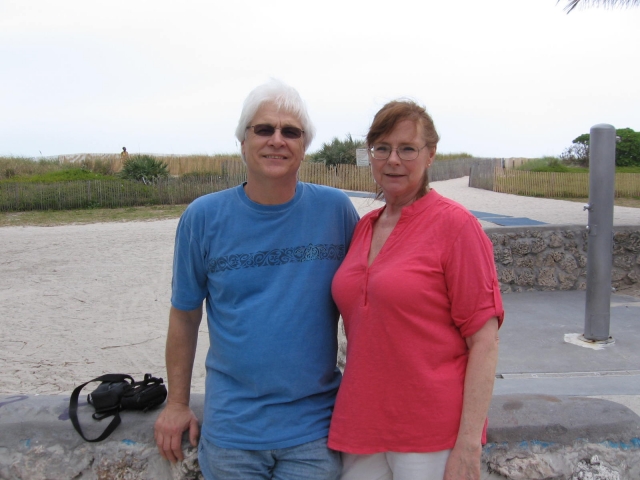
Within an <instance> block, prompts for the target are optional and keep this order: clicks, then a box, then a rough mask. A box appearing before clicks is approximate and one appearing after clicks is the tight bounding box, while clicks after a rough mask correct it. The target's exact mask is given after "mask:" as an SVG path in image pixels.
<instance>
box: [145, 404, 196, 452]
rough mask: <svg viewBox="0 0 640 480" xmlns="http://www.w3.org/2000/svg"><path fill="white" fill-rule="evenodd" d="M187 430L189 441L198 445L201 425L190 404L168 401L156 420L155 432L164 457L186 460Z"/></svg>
mask: <svg viewBox="0 0 640 480" xmlns="http://www.w3.org/2000/svg"><path fill="white" fill-rule="evenodd" d="M187 430H188V431H189V442H190V443H191V445H192V446H194V447H195V446H197V445H198V437H199V435H200V427H199V426H198V419H197V418H196V416H195V414H194V413H193V411H192V410H191V408H189V405H185V404H182V403H168V404H167V406H166V407H165V408H164V410H162V412H161V413H160V415H159V416H158V419H157V420H156V424H155V432H154V438H155V439H156V445H158V450H159V451H160V455H162V458H165V459H167V460H169V461H170V462H172V463H175V462H177V461H179V460H180V461H182V460H184V454H183V453H182V434H183V433H184V432H185V431H187Z"/></svg>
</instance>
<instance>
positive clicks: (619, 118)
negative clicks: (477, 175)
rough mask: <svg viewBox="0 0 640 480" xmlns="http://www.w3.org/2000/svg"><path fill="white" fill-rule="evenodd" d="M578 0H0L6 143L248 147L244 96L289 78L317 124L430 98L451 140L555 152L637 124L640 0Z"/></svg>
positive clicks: (479, 152)
mask: <svg viewBox="0 0 640 480" xmlns="http://www.w3.org/2000/svg"><path fill="white" fill-rule="evenodd" d="M565 4H566V0H561V3H560V4H557V3H556V0H485V1H479V0H457V1H446V0H445V1H443V0H437V1H436V0H422V1H417V0H386V1H378V0H366V1H365V0H340V1H337V0H322V1H300V0H269V1H265V0H263V1H255V0H242V1H236V0H227V1H221V0H213V1H210V0H207V1H193V0H182V1H180V2H178V1H175V0H173V1H167V0H126V1H124V0H111V1H109V2H106V1H87V0H59V1H55V2H54V1H51V0H0V155H20V156H40V155H44V156H49V155H57V154H72V153H118V152H119V151H120V150H121V148H122V147H123V146H126V147H127V149H128V150H129V151H130V152H132V153H137V152H147V153H168V154H214V153H231V152H238V149H239V146H238V144H237V141H236V139H235V137H234V131H235V128H236V123H237V120H238V117H239V114H240V109H241V106H242V102H243V101H244V98H245V97H246V95H247V94H248V93H249V91H250V90H251V89H252V88H253V87H255V86H256V85H258V84H260V83H263V82H264V81H266V80H267V79H268V78H269V77H275V78H279V79H281V80H283V81H285V82H287V83H289V84H291V85H292V86H294V87H295V88H296V89H298V91H299V92H300V94H301V95H302V97H303V98H304V100H305V101H306V103H307V105H308V107H309V110H310V113H311V117H312V120H313V121H314V123H315V125H316V127H317V131H318V134H317V136H316V140H315V141H314V142H313V143H312V145H311V147H310V149H309V152H313V151H316V150H318V149H319V148H320V147H321V145H322V143H323V142H327V141H330V140H331V139H332V138H333V137H336V136H337V137H340V138H344V137H345V135H346V134H348V133H350V134H351V135H352V136H353V137H354V138H363V137H364V135H366V132H367V128H368V126H369V124H370V122H371V119H372V117H373V115H374V114H375V112H376V111H377V110H378V109H379V108H380V107H381V106H382V105H384V103H386V102H387V101H389V100H392V99H395V98H399V97H408V98H411V99H414V100H416V101H418V102H419V103H421V104H423V105H425V106H426V107H427V110H428V111H429V112H430V113H431V114H432V116H433V118H434V120H435V123H436V128H437V129H438V131H439V133H440V136H441V138H442V140H441V142H440V144H439V147H438V149H439V151H440V152H443V153H452V152H468V153H471V154H473V155H475V156H480V157H538V156H543V155H559V154H560V153H561V152H562V150H563V149H564V148H566V147H567V146H569V145H570V144H571V140H572V139H574V138H575V137H577V136H578V135H580V134H582V133H588V131H589V129H590V127H591V126H593V125H595V124H598V123H609V124H612V125H614V126H615V127H616V128H625V127H628V128H632V129H634V130H640V62H639V61H638V46H639V45H640V8H630V9H618V10H610V9H603V8H589V9H586V8H582V9H576V10H574V11H573V12H572V13H571V14H569V15H567V14H566V13H565V11H564V10H563V7H564V5H565Z"/></svg>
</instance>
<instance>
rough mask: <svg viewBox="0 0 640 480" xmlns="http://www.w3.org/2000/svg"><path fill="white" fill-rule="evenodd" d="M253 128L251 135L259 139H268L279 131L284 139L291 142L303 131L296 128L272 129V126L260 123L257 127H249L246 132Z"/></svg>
mask: <svg viewBox="0 0 640 480" xmlns="http://www.w3.org/2000/svg"><path fill="white" fill-rule="evenodd" d="M250 128H253V133H255V134H256V135H258V136H259V137H270V136H271V135H273V134H274V133H276V130H280V133H281V134H282V136H283V137H284V138H288V139H291V140H294V139H297V138H300V137H301V136H302V134H303V133H304V130H302V129H300V128H298V127H274V126H273V125H269V124H268V123H260V124H258V125H249V126H248V127H247V130H249V129H250Z"/></svg>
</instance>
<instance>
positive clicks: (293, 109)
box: [236, 78, 316, 160]
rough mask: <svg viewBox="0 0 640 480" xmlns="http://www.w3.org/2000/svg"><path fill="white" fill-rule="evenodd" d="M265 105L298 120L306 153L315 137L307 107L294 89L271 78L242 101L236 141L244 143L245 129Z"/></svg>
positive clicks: (314, 129)
mask: <svg viewBox="0 0 640 480" xmlns="http://www.w3.org/2000/svg"><path fill="white" fill-rule="evenodd" d="M265 103H269V104H273V105H275V106H276V108H277V109H278V110H281V111H283V112H287V113H290V114H291V115H294V116H295V117H297V118H298V120H299V121H300V125H301V126H302V130H304V135H303V138H304V149H305V151H306V150H307V148H309V145H311V142H312V141H313V138H314V137H315V135H316V128H315V127H314V126H313V123H311V119H310V118H309V113H308V112H307V107H306V105H305V103H304V102H303V101H302V98H301V97H300V94H299V93H298V91H297V90H296V89H295V88H293V87H291V86H289V85H287V84H286V83H284V82H282V81H280V80H276V79H273V78H272V79H270V80H269V81H268V82H266V83H263V84H262V85H259V86H257V87H256V88H254V89H253V90H252V91H251V93H249V96H248V97H247V98H246V100H245V101H244V104H243V106H242V113H241V114H240V120H238V127H237V128H236V138H237V139H238V141H240V143H242V142H244V140H245V138H246V135H247V127H248V126H250V125H251V120H253V117H255V115H256V113H257V112H258V110H259V109H260V107H262V105H264V104H265ZM243 160H244V158H243Z"/></svg>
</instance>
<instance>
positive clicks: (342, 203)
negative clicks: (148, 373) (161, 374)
mask: <svg viewBox="0 0 640 480" xmlns="http://www.w3.org/2000/svg"><path fill="white" fill-rule="evenodd" d="M313 136H314V127H313V125H312V123H311V120H310V119H309V116H308V113H307V110H306V107H305V105H304V104H303V102H302V99H301V98H300V96H299V95H298V93H297V92H296V90H294V89H293V88H291V87H290V86H288V85H285V84H283V83H282V82H279V81H276V80H272V81H270V82H268V83H266V84H264V85H261V86H259V87H257V88H256V89H255V90H253V91H252V92H251V93H250V94H249V96H248V98H247V99H246V100H245V103H244V107H243V110H242V113H241V116H240V120H239V122H238V127H237V130H236V137H237V138H238V140H239V141H240V143H241V151H242V158H243V160H244V162H245V164H246V167H247V181H246V182H245V183H244V184H242V185H239V186H238V187H235V188H231V189H229V190H224V191H221V192H217V193H213V194H209V195H205V196H203V197H200V198H198V199H197V200H195V201H194V202H193V203H191V204H190V205H189V207H188V208H187V209H186V211H185V212H184V214H183V215H182V217H181V219H180V222H179V225H178V229H177V234H176V242H175V254H174V263H173V282H172V291H173V293H172V297H171V304H172V307H171V312H170V315H169V331H168V334H167V347H166V363H167V376H168V386H169V394H168V398H167V405H166V407H165V408H164V410H163V411H162V413H161V414H160V416H159V418H158V420H157V422H156V425H155V439H156V443H157V445H158V449H159V450H160V453H161V455H162V456H163V457H164V458H166V459H168V460H170V461H174V462H175V461H177V460H182V459H183V452H182V446H181V438H182V434H183V432H185V431H188V432H189V439H190V441H191V444H192V445H194V446H195V445H196V442H197V438H198V434H199V427H198V420H197V418H196V416H195V415H194V413H193V411H192V410H191V408H190V407H189V392H190V386H191V375H192V370H193V362H194V355H195V351H196V342H197V337H198V329H199V325H200V321H201V317H202V302H203V300H205V301H206V311H207V323H208V329H209V340H210V346H209V351H208V353H207V358H206V384H205V403H204V420H203V424H202V434H201V435H200V442H199V445H198V460H199V464H200V468H201V469H202V473H203V474H204V477H205V478H206V479H272V478H273V479H312V480H313V479H318V480H328V479H335V478H338V476H339V474H340V469H341V462H340V454H339V453H338V452H335V451H331V450H329V449H328V448H327V435H328V432H329V423H330V418H331V412H332V411H333V405H334V402H335V397H336V393H337V390H338V386H339V384H340V380H341V374H340V371H339V370H338V368H337V367H336V353H337V324H338V311H337V309H336V306H335V304H334V302H333V300H332V298H331V280H332V278H333V275H334V274H335V272H336V270H337V269H338V267H339V266H340V263H341V262H342V260H343V258H344V256H345V253H346V251H347V248H348V246H349V243H350V241H351V236H352V233H353V229H354V227H355V224H356V223H357V221H358V214H357V213H356V210H355V208H354V207H353V204H352V203H351V201H350V200H349V198H348V197H347V196H346V194H344V193H343V192H341V191H339V190H336V189H333V188H329V187H324V186H319V185H313V184H309V183H303V182H299V181H298V179H297V173H298V169H299V167H300V163H301V162H302V160H303V158H304V153H305V150H306V149H307V148H308V146H309V144H310V143H311V141H312V140H313Z"/></svg>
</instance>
